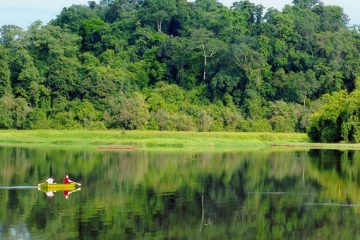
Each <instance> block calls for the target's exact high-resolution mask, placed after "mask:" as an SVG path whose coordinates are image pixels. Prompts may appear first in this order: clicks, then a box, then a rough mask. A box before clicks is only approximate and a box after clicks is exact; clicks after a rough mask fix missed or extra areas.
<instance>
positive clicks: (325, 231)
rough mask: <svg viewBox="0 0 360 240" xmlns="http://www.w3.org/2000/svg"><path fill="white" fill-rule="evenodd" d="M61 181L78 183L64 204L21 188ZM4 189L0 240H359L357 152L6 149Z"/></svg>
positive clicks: (1, 165)
mask: <svg viewBox="0 0 360 240" xmlns="http://www.w3.org/2000/svg"><path fill="white" fill-rule="evenodd" d="M65 174H70V177H71V178H72V179H73V180H76V181H79V182H81V183H82V188H81V191H78V192H74V193H72V194H70V195H69V198H68V199H65V197H64V193H63V192H56V193H55V194H54V197H52V198H49V197H47V196H46V195H45V193H43V192H40V191H38V190H37V189H32V188H24V187H21V186H35V185H37V183H39V182H42V181H44V179H46V178H47V177H48V176H53V177H54V178H55V179H56V180H58V181H61V179H62V178H63V176H64V175H65ZM0 185H1V186H2V188H1V189H0V239H358V238H360V230H359V229H360V228H359V227H360V215H359V213H360V205H359V204H360V152H354V151H330V150H328V151H324V150H322V151H320V150H298V151H288V150H287V151H284V150H282V149H277V150H275V149H273V150H264V151H252V152H246V151H243V152H239V153H153V152H96V151H79V150H49V149H25V148H10V147H3V148H0ZM9 186H18V187H17V188H14V189H9V188H8V187H9ZM19 186H20V187H19Z"/></svg>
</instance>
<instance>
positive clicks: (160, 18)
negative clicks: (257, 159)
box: [0, 0, 360, 142]
mask: <svg viewBox="0 0 360 240" xmlns="http://www.w3.org/2000/svg"><path fill="white" fill-rule="evenodd" d="M359 60H360V33H359V26H350V24H349V19H348V17H347V15H346V14H345V13H344V11H343V9H342V8H341V7H338V6H327V5H324V4H323V3H322V2H320V1H319V0H293V2H292V4H291V5H286V6H285V7H284V8H283V9H282V10H281V11H280V10H277V9H274V8H269V9H265V8H264V7H263V6H262V5H257V4H254V3H251V2H250V1H248V0H244V1H238V2H235V3H233V5H232V6H231V7H226V6H224V5H223V4H221V3H219V2H217V1H216V0H196V1H195V2H187V1H186V0H102V1H100V2H99V3H96V2H94V1H90V2H88V5H73V6H71V7H68V8H64V9H63V10H62V11H61V13H59V15H58V16H57V17H56V18H55V19H53V20H52V21H51V22H50V23H48V24H46V25H43V24H42V23H41V22H40V21H36V22H34V23H33V24H31V25H30V26H29V27H28V29H27V30H23V29H21V28H19V27H17V26H13V25H5V26H2V27H1V29H0V129H79V128H86V129H109V128H115V129H130V130H133V129H149V130H177V131H245V132H249V131H263V132H265V131H274V132H305V131H308V133H309V136H310V137H311V139H312V140H314V141H323V142H339V141H345V142H359V141H360V104H357V102H359V96H360V95H359V91H360V90H359V89H360V87H359V86H360V78H359V77H360V61H359ZM338 103H341V104H338Z"/></svg>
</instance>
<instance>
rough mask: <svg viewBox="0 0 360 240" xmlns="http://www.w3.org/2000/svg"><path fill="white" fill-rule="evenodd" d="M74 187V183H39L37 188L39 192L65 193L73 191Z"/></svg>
mask: <svg viewBox="0 0 360 240" xmlns="http://www.w3.org/2000/svg"><path fill="white" fill-rule="evenodd" d="M75 187H76V183H69V184H63V183H39V184H38V188H39V189H41V190H47V191H61V190H63V191H65V190H74V189H75Z"/></svg>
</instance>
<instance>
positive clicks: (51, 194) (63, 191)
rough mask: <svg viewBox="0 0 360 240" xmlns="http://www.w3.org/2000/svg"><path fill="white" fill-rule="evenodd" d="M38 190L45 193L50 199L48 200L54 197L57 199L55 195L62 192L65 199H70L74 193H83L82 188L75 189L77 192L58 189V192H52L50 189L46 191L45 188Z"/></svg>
mask: <svg viewBox="0 0 360 240" xmlns="http://www.w3.org/2000/svg"><path fill="white" fill-rule="evenodd" d="M38 190H39V191H40V192H43V193H45V195H46V197H48V198H53V197H55V193H58V192H62V193H63V195H64V197H65V199H69V196H70V194H72V193H74V192H79V191H81V188H77V189H75V190H69V189H56V191H55V190H52V191H51V190H49V189H44V188H40V187H39V188H38Z"/></svg>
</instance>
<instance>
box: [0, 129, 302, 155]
mask: <svg viewBox="0 0 360 240" xmlns="http://www.w3.org/2000/svg"><path fill="white" fill-rule="evenodd" d="M307 141H308V138H307V136H306V135H305V134H299V133H233V132H212V133H199V132H159V131H120V130H106V131H88V130H61V131H59V130H32V131H16V130H6V131H0V145H27V146H34V145H45V146H57V147H79V148H83V147H86V148H94V149H97V148H98V147H99V146H102V147H104V146H105V148H106V146H133V147H135V148H136V149H144V150H149V149H189V150H192V149H194V150H195V149H209V148H210V149H224V148H227V149H229V148H233V149H235V148H244V147H246V148H248V147H251V148H254V147H256V148H259V147H266V146H270V145H271V144H272V143H278V144H287V143H305V142H307Z"/></svg>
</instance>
